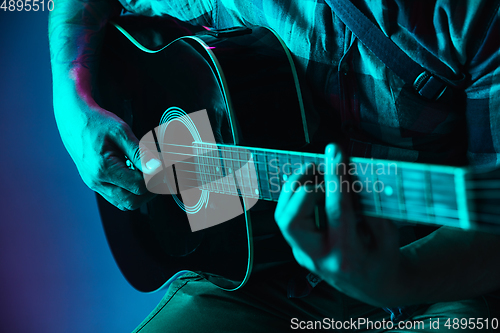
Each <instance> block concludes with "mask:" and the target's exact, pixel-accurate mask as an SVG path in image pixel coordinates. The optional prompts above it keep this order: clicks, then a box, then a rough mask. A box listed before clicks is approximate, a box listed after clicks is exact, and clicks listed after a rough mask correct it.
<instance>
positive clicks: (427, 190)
mask: <svg viewBox="0 0 500 333" xmlns="http://www.w3.org/2000/svg"><path fill="white" fill-rule="evenodd" d="M424 195H425V203H426V209H427V215H428V216H429V219H430V218H431V217H433V216H434V209H433V202H432V183H431V176H430V173H429V171H428V170H424ZM434 219H435V218H434Z"/></svg>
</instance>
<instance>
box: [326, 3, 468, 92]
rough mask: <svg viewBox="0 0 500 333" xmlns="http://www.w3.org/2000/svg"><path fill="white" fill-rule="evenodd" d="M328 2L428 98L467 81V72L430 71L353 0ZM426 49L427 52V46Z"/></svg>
mask: <svg viewBox="0 0 500 333" xmlns="http://www.w3.org/2000/svg"><path fill="white" fill-rule="evenodd" d="M325 2H326V3H327V4H328V5H329V6H330V7H331V8H332V10H333V12H334V13H335V14H336V15H337V16H338V17H339V18H340V19H341V20H342V22H344V24H345V25H346V26H347V27H348V28H349V29H350V30H351V31H352V33H353V34H354V35H355V36H356V37H357V38H358V39H359V40H360V41H361V43H363V44H364V45H365V46H366V47H367V48H368V49H369V50H370V51H372V53H373V54H374V55H375V56H376V57H377V58H378V59H379V60H380V61H382V62H383V63H384V64H385V65H386V66H387V67H388V68H389V69H391V70H392V71H393V72H394V74H396V75H397V76H398V77H399V78H401V79H402V80H403V81H404V82H405V83H406V84H408V85H411V86H412V87H413V88H414V89H415V91H416V92H417V94H418V95H420V96H421V97H423V98H424V99H426V100H431V101H437V100H438V99H439V98H440V97H441V96H442V95H443V94H444V92H445V91H446V90H447V88H448V87H456V88H459V87H460V86H461V85H462V84H463V82H464V81H465V75H463V74H462V77H461V78H459V79H457V80H454V81H452V80H449V79H446V78H443V77H440V76H438V75H436V74H433V73H430V72H429V71H428V70H426V69H425V68H423V67H422V66H420V65H419V64H418V63H416V62H415V61H414V60H413V59H411V58H410V57H409V56H408V55H407V54H406V53H405V52H403V50H401V49H400V48H399V47H398V46H397V45H396V44H395V43H394V42H393V41H392V40H391V39H390V38H389V37H387V36H386V35H385V34H384V33H383V32H382V30H381V29H380V28H379V27H377V26H376V25H375V24H374V23H373V22H372V21H370V20H369V19H368V18H367V17H366V16H365V15H364V14H363V13H362V12H361V11H360V10H359V9H358V8H357V7H356V6H355V5H354V4H353V3H352V2H351V0H325ZM423 52H427V51H426V50H425V49H424V50H423ZM427 53H428V52H427ZM429 59H431V61H432V66H433V67H434V68H437V69H438V70H439V71H440V72H442V73H446V72H447V71H449V69H447V68H445V67H446V66H445V65H444V64H443V63H442V62H441V61H439V60H438V59H437V58H436V57H435V56H433V55H430V57H429Z"/></svg>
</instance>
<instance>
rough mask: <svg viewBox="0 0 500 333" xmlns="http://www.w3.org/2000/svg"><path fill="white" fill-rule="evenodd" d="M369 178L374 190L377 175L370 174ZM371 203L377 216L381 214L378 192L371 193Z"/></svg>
mask: <svg viewBox="0 0 500 333" xmlns="http://www.w3.org/2000/svg"><path fill="white" fill-rule="evenodd" d="M371 177H372V182H373V188H374V189H375V184H376V183H377V175H376V173H375V172H371ZM373 201H374V203H375V212H376V213H377V214H381V213H382V207H381V205H380V193H378V191H375V190H374V191H373Z"/></svg>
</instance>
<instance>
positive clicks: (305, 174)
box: [275, 163, 314, 217]
mask: <svg viewBox="0 0 500 333" xmlns="http://www.w3.org/2000/svg"><path fill="white" fill-rule="evenodd" d="M313 168H314V164H312V163H311V164H306V165H303V166H302V167H301V168H300V169H299V170H298V171H297V172H294V173H293V175H292V176H291V177H290V178H289V179H288V180H287V181H286V182H285V184H283V187H282V189H281V192H280V195H279V199H278V205H277V206H276V211H275V216H276V217H279V216H280V215H281V212H282V211H283V209H285V207H287V205H288V201H289V200H290V198H291V197H292V195H293V194H294V192H295V191H296V190H297V189H298V188H299V187H300V186H301V184H304V183H305V182H306V181H307V180H309V179H310V178H312V177H314V176H313V170H314V169H313Z"/></svg>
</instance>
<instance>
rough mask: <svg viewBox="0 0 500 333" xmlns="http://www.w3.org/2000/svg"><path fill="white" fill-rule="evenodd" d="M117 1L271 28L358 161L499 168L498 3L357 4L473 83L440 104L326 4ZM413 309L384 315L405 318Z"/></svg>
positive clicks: (413, 52) (412, 50)
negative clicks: (396, 70) (397, 72)
mask: <svg viewBox="0 0 500 333" xmlns="http://www.w3.org/2000/svg"><path fill="white" fill-rule="evenodd" d="M120 2H122V4H123V5H124V7H125V8H126V9H127V10H129V11H131V12H133V13H136V14H142V15H147V16H155V15H163V14H168V15H170V16H173V17H175V18H178V19H180V20H183V21H189V22H191V23H196V24H200V25H205V26H210V27H214V28H218V29H220V28H227V27H232V26H238V25H245V26H252V25H260V26H267V27H270V28H272V29H273V30H274V31H276V32H277V33H278V34H279V35H280V36H281V37H282V39H283V40H284V41H285V43H286V45H287V46H288V48H289V49H290V51H291V52H292V54H293V55H294V60H295V64H296V66H297V69H298V72H299V74H300V76H301V77H302V79H303V83H304V82H305V86H306V87H307V89H305V90H306V91H307V94H306V95H307V96H305V97H306V98H305V100H306V101H308V103H307V104H306V106H307V112H308V115H307V116H308V122H309V124H310V127H313V128H314V129H315V134H314V136H313V137H314V139H315V140H317V141H331V140H336V141H340V142H341V143H342V144H343V146H344V149H345V150H347V152H348V153H350V155H351V156H360V157H374V158H384V159H391V160H401V161H409V162H423V163H438V164H451V165H465V164H470V165H472V166H474V167H476V168H486V167H492V166H496V165H498V164H500V163H499V162H500V161H499V159H500V92H499V89H500V57H499V53H500V21H499V10H498V7H499V2H498V1H491V0H468V1H467V0H463V1H462V0H460V1H458V0H457V1H447V0H429V1H404V0H393V1H363V0H358V1H353V2H354V3H355V4H356V6H357V7H358V8H359V9H360V10H361V11H363V12H364V14H365V15H367V16H368V17H369V18H370V19H371V20H372V21H373V22H374V23H376V25H378V26H379V27H380V29H382V31H383V32H384V33H385V34H386V35H387V36H390V38H391V39H392V40H393V41H394V42H395V43H396V44H397V45H398V46H399V47H400V48H401V49H402V50H403V51H404V52H405V53H406V54H408V55H409V56H410V57H411V58H412V59H413V60H414V61H416V62H417V63H418V64H420V65H421V66H422V67H424V68H426V69H427V70H429V71H430V72H432V73H434V74H437V75H439V76H440V77H442V78H445V79H448V80H450V81H455V80H457V79H459V78H461V77H465V78H466V79H465V81H464V82H463V85H462V86H461V88H460V89H456V90H455V91H453V92H452V93H448V94H447V95H445V96H443V98H441V99H440V100H439V101H438V102H429V101H425V100H423V99H422V98H421V97H419V96H417V95H416V94H415V92H414V91H412V88H411V87H408V86H407V85H405V84H404V82H403V81H402V80H401V79H400V78H399V77H397V76H396V75H395V74H394V73H393V72H391V71H390V70H389V69H387V68H386V67H385V65H384V64H383V63H381V62H380V60H379V59H378V58H376V57H375V56H374V55H373V54H372V53H371V52H370V51H369V50H368V49H367V48H366V47H365V46H364V45H363V44H362V43H360V42H359V41H358V40H357V39H356V37H355V36H354V35H353V34H352V32H351V31H350V30H349V29H347V28H346V27H345V25H344V24H343V23H342V22H341V21H340V19H339V18H338V17H336V16H335V15H334V14H333V13H332V10H331V9H330V7H329V6H328V5H327V4H326V3H325V2H324V1H323V0H182V1H175V0H120ZM381 3H383V4H382V5H381ZM436 62H441V63H442V64H444V65H445V66H442V65H441V66H437V65H436ZM443 68H444V71H443ZM303 85H304V84H303ZM303 91H304V89H303ZM311 125H312V126H311ZM338 134H340V135H338ZM304 281H305V280H304ZM307 286H308V285H307V284H306V287H307ZM292 287H293V286H292ZM311 287H312V286H311ZM302 289H304V288H302ZM306 289H310V288H306ZM297 290H298V289H297V288H296V287H293V288H292V290H291V291H292V293H293V294H296V293H297ZM289 292H290V290H289ZM307 293H308V292H305V294H307ZM295 297H297V296H295ZM298 297H300V296H298ZM414 309H415V307H410V308H405V307H402V308H394V309H386V310H387V311H388V312H389V313H391V319H392V320H394V321H398V320H404V319H405V318H407V317H408V316H409V315H410V314H411V312H412V311H413V310H414Z"/></svg>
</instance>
